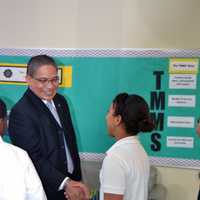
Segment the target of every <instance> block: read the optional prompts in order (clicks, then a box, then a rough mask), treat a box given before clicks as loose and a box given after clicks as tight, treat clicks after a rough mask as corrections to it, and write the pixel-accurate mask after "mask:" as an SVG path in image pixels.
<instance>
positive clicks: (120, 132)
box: [114, 128, 130, 141]
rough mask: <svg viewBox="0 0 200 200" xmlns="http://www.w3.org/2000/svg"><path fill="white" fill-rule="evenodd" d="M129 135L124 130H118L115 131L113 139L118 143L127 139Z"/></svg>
mask: <svg viewBox="0 0 200 200" xmlns="http://www.w3.org/2000/svg"><path fill="white" fill-rule="evenodd" d="M129 136H130V135H129V134H127V132H126V130H125V129H124V128H118V129H116V130H115V133H114V137H115V139H116V140H117V141H118V140H121V139H123V138H125V137H129Z"/></svg>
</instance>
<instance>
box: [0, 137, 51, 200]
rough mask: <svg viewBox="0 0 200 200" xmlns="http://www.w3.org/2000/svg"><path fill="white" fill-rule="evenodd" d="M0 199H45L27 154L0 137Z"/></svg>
mask: <svg viewBox="0 0 200 200" xmlns="http://www.w3.org/2000/svg"><path fill="white" fill-rule="evenodd" d="M0 199H1V200H47V198H46V195H45V192H44V190H43V187H42V183H41V181H40V179H39V176H38V174H37V172H36V170H35V168H34V166H33V163H32V161H31V160H30V158H29V156H28V154H27V153H26V152H25V151H24V150H22V149H21V148H19V147H16V146H14V145H12V144H8V143H5V142H3V140H2V138H1V137H0Z"/></svg>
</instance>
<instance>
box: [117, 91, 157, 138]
mask: <svg viewBox="0 0 200 200" xmlns="http://www.w3.org/2000/svg"><path fill="white" fill-rule="evenodd" d="M113 106H114V110H115V111H114V115H115V116H117V115H120V116H121V118H122V122H123V123H124V126H125V129H126V131H127V133H128V134H130V135H137V134H138V133H139V132H150V131H152V130H153V129H154V123H153V121H152V119H151V117H150V113H149V106H148V104H147V102H146V101H145V100H144V99H143V98H142V97H141V96H138V95H135V94H132V95H128V94H127V93H121V94H118V95H117V96H116V97H115V99H114V100H113Z"/></svg>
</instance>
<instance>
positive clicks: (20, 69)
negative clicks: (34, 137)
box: [0, 49, 200, 168]
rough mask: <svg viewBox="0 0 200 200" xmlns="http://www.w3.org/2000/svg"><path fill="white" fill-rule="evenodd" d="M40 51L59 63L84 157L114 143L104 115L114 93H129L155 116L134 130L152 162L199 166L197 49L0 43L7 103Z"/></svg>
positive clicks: (0, 76) (0, 89)
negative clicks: (147, 126) (150, 126)
mask: <svg viewBox="0 0 200 200" xmlns="http://www.w3.org/2000/svg"><path fill="white" fill-rule="evenodd" d="M38 54H47V55H50V56H53V57H54V58H55V60H56V63H57V64H58V66H59V68H60V72H59V76H60V87H59V90H58V92H59V93H61V94H62V95H64V96H65V97H66V99H67V100H68V102H69V106H70V111H71V114H72V120H73V124H74V127H75V131H76V136H77V142H78V147H79V151H80V154H81V156H82V157H84V158H86V159H91V160H96V159H102V158H103V157H104V153H105V152H106V151H107V150H108V149H109V147H110V146H111V145H112V144H113V143H114V140H113V139H112V138H110V137H109V136H108V132H107V128H106V121H105V116H106V113H107V111H108V108H109V106H110V104H111V102H112V100H113V98H114V97H115V96H116V95H117V94H118V93H121V92H128V93H130V94H133V93H134V94H138V95H141V96H143V97H144V98H145V99H146V101H147V102H148V103H149V106H150V110H151V115H152V117H153V119H154V121H155V122H156V129H155V130H154V131H152V132H151V133H141V134H140V136H139V139H140V141H141V143H142V145H143V146H144V148H145V150H146V151H147V153H148V155H149V156H150V160H151V163H152V164H154V165H157V166H174V167H184V168H200V138H199V137H198V136H197V134H196V133H195V126H196V120H197V119H198V118H199V117H200V92H199V91H200V90H199V87H200V85H199V84H200V77H199V56H200V50H159V49H0V98H2V99H3V100H4V101H5V102H6V104H7V106H8V109H9V110H10V109H11V107H12V106H13V105H14V104H15V103H16V102H17V101H18V100H19V98H20V97H21V96H22V95H23V93H24V92H25V90H26V89H27V85H26V83H25V78H24V77H25V74H26V63H27V61H28V60H29V58H30V57H31V56H33V55H38ZM4 140H6V141H8V142H9V133H8V134H7V135H5V136H4Z"/></svg>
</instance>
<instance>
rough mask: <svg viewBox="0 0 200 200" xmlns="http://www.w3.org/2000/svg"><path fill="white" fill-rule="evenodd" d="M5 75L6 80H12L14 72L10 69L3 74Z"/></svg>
mask: <svg viewBox="0 0 200 200" xmlns="http://www.w3.org/2000/svg"><path fill="white" fill-rule="evenodd" d="M3 74H4V76H5V77H6V78H10V77H11V76H12V74H13V73H12V70H10V69H6V70H5V71H4V72H3Z"/></svg>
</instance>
